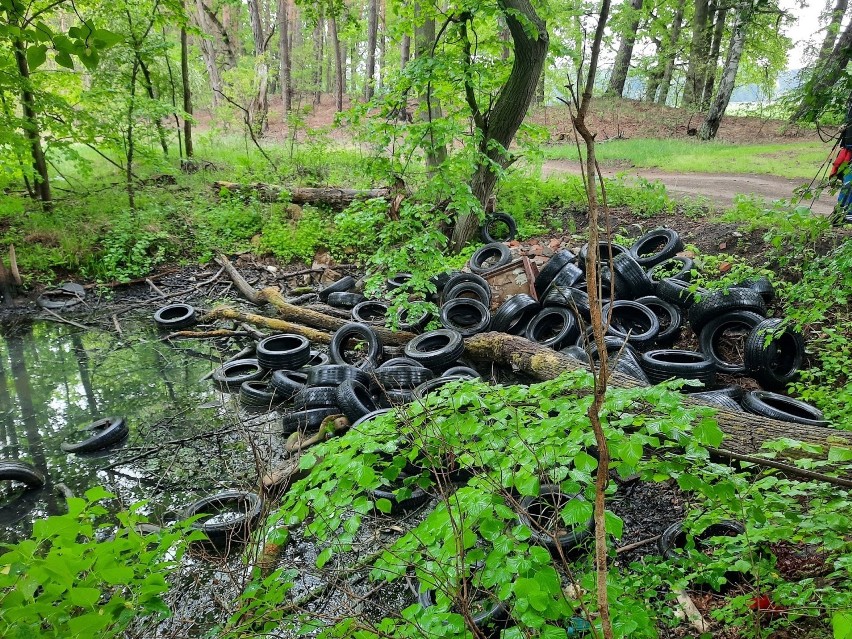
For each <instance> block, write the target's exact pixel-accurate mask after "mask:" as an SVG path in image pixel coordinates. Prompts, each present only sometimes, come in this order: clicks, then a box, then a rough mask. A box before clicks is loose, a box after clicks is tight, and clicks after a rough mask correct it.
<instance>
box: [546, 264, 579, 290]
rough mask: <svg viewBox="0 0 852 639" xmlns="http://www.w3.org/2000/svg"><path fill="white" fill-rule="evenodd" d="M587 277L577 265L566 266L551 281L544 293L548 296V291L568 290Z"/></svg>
mask: <svg viewBox="0 0 852 639" xmlns="http://www.w3.org/2000/svg"><path fill="white" fill-rule="evenodd" d="M585 276H586V275H585V273H584V272H583V270H582V269H581V268H580V267H579V266H577V265H576V264H574V263H571V264H566V265H565V266H563V267H562V268H561V269H560V271H559V272H558V273H557V274H556V275H554V276H553V279H552V280H551V281H550V285H549V286H548V287H547V289H546V290H545V291H544V294H545V295H547V291H548V290H550V289H551V288H554V287H559V288H567V287H571V286H576V285H577V284H579V283H580V282H582V281H583V278H584V277H585Z"/></svg>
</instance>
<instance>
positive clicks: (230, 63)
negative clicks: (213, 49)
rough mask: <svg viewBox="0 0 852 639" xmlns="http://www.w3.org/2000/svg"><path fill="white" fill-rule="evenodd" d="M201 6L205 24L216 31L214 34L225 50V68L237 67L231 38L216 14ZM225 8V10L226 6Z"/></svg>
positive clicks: (235, 52) (235, 53) (204, 5)
mask: <svg viewBox="0 0 852 639" xmlns="http://www.w3.org/2000/svg"><path fill="white" fill-rule="evenodd" d="M201 6H202V7H203V8H204V13H205V14H206V16H207V24H209V25H210V26H212V27H213V28H214V29H215V30H216V33H218V34H219V38H220V39H221V41H222V46H223V47H224V49H225V59H226V61H227V64H226V65H225V68H226V69H233V68H235V67H236V66H237V51H236V49H235V48H234V43H233V42H232V41H231V36H230V34H229V33H228V30H227V29H226V28H225V25H224V24H223V23H222V21H220V20H219V17H218V16H217V15H216V12H215V11H213V9H211V8H210V7H208V6H207V5H206V4H204V3H203V2H202V5H201ZM225 8H227V6H226V7H225ZM225 8H223V11H224V10H225Z"/></svg>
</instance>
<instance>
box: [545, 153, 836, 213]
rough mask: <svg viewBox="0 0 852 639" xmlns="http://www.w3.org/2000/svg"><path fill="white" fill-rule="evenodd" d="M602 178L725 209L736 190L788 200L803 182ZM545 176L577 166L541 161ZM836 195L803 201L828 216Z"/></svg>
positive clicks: (641, 172) (647, 172)
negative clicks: (650, 184)
mask: <svg viewBox="0 0 852 639" xmlns="http://www.w3.org/2000/svg"><path fill="white" fill-rule="evenodd" d="M601 171H602V172H603V174H604V177H615V176H616V175H617V174H625V175H627V176H628V177H635V178H639V177H642V178H645V179H646V180H651V181H654V180H658V181H660V182H662V183H663V184H664V185H665V186H666V189H668V191H669V192H670V193H672V194H674V195H676V196H677V195H680V196H689V197H703V198H706V199H707V200H708V201H709V202H710V204H711V205H714V206H716V207H717V208H720V209H722V208H728V207H730V206H731V205H732V204H733V202H734V195H736V194H738V193H745V194H750V193H753V194H755V195H758V196H760V197H762V198H764V199H766V200H768V201H770V202H771V201H772V200H779V199H790V198H792V197H793V189H795V188H797V187H799V186H801V185H802V183H803V182H804V180H790V179H787V178H782V177H776V176H774V175H754V174H731V173H666V172H664V171H659V170H656V169H637V168H631V169H623V168H607V167H601ZM543 172H544V174H545V175H554V174H558V173H570V174H573V175H578V174H579V173H580V165H579V163H578V162H576V161H573V160H548V161H546V162H545V163H544V166H543ZM834 202H835V198H834V197H833V196H831V195H829V194H827V193H824V194H823V195H822V197H820V198H819V199H818V200H817V201H810V200H809V201H805V202H802V204H803V205H804V206H810V207H811V208H812V209H813V211H815V212H817V213H821V214H823V215H827V214H828V213H830V212H831V210H832V208H833V207H834Z"/></svg>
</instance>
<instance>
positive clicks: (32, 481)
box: [0, 461, 45, 489]
mask: <svg viewBox="0 0 852 639" xmlns="http://www.w3.org/2000/svg"><path fill="white" fill-rule="evenodd" d="M2 480H7V481H19V482H21V483H23V484H26V485H27V488H28V489H34V488H42V487H43V486H44V484H45V478H44V475H43V474H42V472H41V471H40V470H38V469H37V468H36V467H35V466H32V465H31V464H27V463H25V462H20V461H0V481H2Z"/></svg>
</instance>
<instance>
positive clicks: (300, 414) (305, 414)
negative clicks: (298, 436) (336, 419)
mask: <svg viewBox="0 0 852 639" xmlns="http://www.w3.org/2000/svg"><path fill="white" fill-rule="evenodd" d="M340 414H341V413H340V409H339V408H311V409H309V410H299V411H295V412H292V413H288V414H286V415H284V418H283V419H282V420H281V434H282V435H284V437H288V436H289V435H291V434H292V433H295V432H297V431H298V432H300V433H312V432H314V431H316V430H319V427H320V426H321V425H322V423H323V422H324V421H325V420H326V418H328V417H331V416H332V415H340Z"/></svg>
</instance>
